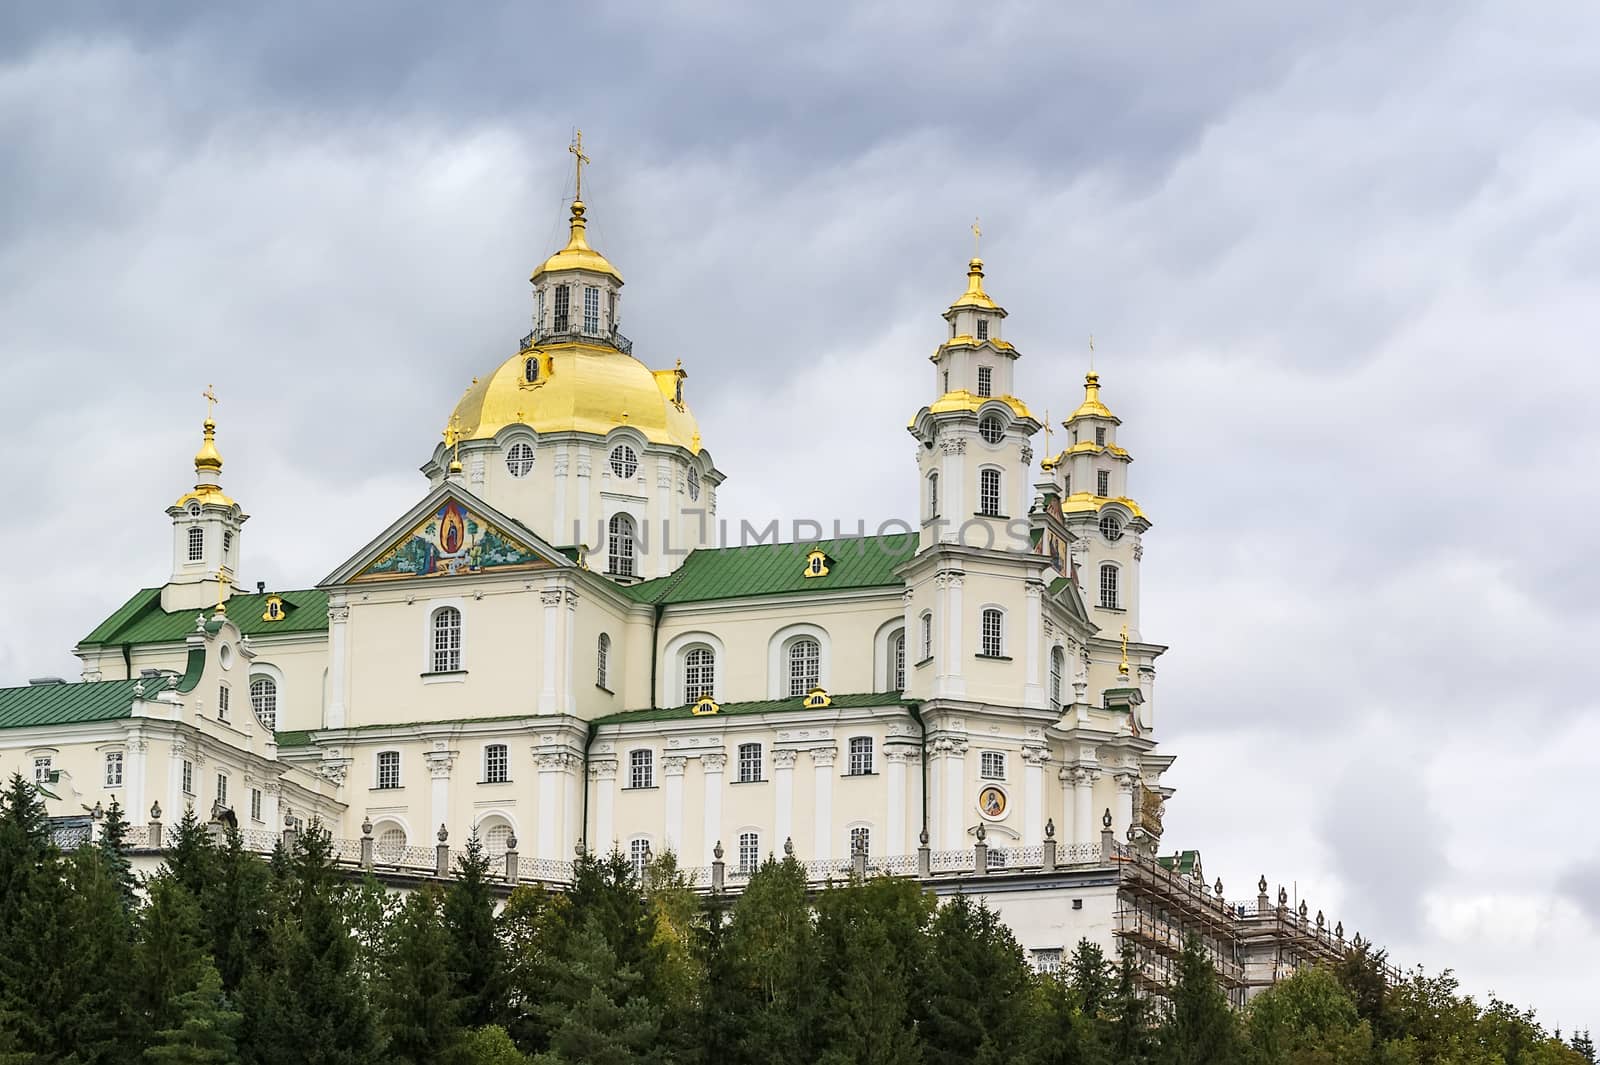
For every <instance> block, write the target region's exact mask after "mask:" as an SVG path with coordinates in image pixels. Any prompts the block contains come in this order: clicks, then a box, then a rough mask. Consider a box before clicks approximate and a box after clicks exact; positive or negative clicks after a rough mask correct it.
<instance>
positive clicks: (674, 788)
mask: <svg viewBox="0 0 1600 1065" xmlns="http://www.w3.org/2000/svg"><path fill="white" fill-rule="evenodd" d="M688 763H689V759H687V758H685V757H683V756H682V755H676V754H674V755H668V756H667V757H665V758H663V759H661V777H662V792H663V794H664V796H665V798H666V807H667V827H666V831H665V839H666V849H668V850H670V851H672V853H673V854H676V855H677V856H678V860H679V862H680V863H681V862H682V860H683V770H684V766H686V765H687V764H688Z"/></svg>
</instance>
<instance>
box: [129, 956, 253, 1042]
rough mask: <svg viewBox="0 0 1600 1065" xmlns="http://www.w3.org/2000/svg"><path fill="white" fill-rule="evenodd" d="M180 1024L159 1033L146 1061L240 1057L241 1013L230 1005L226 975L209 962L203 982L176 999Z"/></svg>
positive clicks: (202, 978) (175, 1006) (203, 974)
mask: <svg viewBox="0 0 1600 1065" xmlns="http://www.w3.org/2000/svg"><path fill="white" fill-rule="evenodd" d="M172 1005H173V1012H174V1013H175V1014H176V1015H177V1018H178V1020H177V1024H176V1025H175V1026H174V1027H172V1028H164V1029H162V1030H160V1031H158V1032H157V1033H156V1036H155V1042H154V1043H152V1044H151V1046H150V1047H149V1048H148V1049H146V1050H145V1052H144V1060H145V1061H147V1062H153V1063H156V1065H233V1063H235V1062H237V1061H238V1060H239V1052H238V1045H237V1042H236V1040H235V1036H236V1033H237V1032H238V1029H239V1020H240V1018H239V1014H238V1013H237V1012H236V1011H234V1010H233V1009H231V1008H230V1007H229V1006H228V1000H227V997H226V996H225V995H224V994H223V991H222V978H221V977H219V976H218V975H217V970H216V968H215V967H214V966H212V965H211V964H210V963H209V961H208V962H207V964H206V965H205V967H204V968H202V969H201V970H200V971H199V982H198V983H197V984H196V985H195V986H194V987H193V988H191V989H190V990H188V991H185V992H184V993H183V994H181V995H179V996H178V997H177V998H176V999H175V1000H173V1004H172Z"/></svg>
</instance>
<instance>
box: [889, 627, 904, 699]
mask: <svg viewBox="0 0 1600 1065" xmlns="http://www.w3.org/2000/svg"><path fill="white" fill-rule="evenodd" d="M889 690H890V691H893V692H903V691H905V690H906V630H905V629H897V630H895V631H894V632H892V633H890V634H889Z"/></svg>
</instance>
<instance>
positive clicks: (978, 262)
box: [950, 224, 1000, 311]
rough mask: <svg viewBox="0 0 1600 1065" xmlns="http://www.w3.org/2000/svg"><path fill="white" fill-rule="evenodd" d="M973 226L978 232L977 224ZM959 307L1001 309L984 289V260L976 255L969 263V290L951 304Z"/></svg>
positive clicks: (987, 309) (952, 307) (952, 306)
mask: <svg viewBox="0 0 1600 1065" xmlns="http://www.w3.org/2000/svg"><path fill="white" fill-rule="evenodd" d="M972 228H973V232H974V233H977V232H978V227H977V226H976V224H974V226H973V227H972ZM957 307H981V308H982V309H984V310H986V311H998V310H999V309H1000V305H999V304H998V303H996V302H995V301H994V300H992V299H990V298H989V294H988V293H987V292H985V291H984V290H983V260H982V259H979V258H977V257H976V256H974V257H973V258H972V260H971V261H970V262H968V263H967V291H965V292H963V293H962V294H961V298H960V299H958V300H956V301H955V302H954V303H952V304H951V305H950V309H951V310H955V309H956V308H957Z"/></svg>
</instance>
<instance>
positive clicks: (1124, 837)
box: [1111, 770, 1139, 843]
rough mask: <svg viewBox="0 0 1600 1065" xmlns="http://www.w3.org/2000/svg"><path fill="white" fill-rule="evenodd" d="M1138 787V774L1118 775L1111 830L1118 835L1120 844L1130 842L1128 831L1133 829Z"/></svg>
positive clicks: (1131, 772) (1130, 772)
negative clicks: (1134, 795) (1134, 794)
mask: <svg viewBox="0 0 1600 1065" xmlns="http://www.w3.org/2000/svg"><path fill="white" fill-rule="evenodd" d="M1138 786H1139V774H1138V773H1135V772H1133V771H1131V770H1130V771H1128V772H1123V773H1118V774H1117V801H1116V803H1115V805H1113V806H1112V807H1111V830H1112V831H1113V832H1115V833H1116V834H1117V842H1118V843H1126V842H1127V841H1128V829H1130V828H1132V827H1133V789H1134V788H1136V787H1138Z"/></svg>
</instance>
